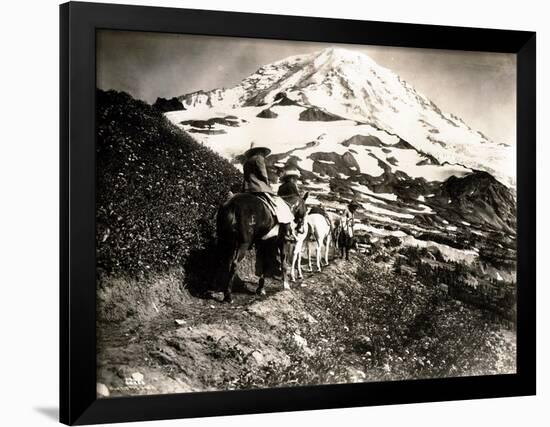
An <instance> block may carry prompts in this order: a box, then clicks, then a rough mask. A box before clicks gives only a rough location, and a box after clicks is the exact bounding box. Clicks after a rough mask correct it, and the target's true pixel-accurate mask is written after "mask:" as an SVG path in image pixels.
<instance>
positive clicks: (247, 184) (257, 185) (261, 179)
mask: <svg viewBox="0 0 550 427" xmlns="http://www.w3.org/2000/svg"><path fill="white" fill-rule="evenodd" d="M243 173H244V181H243V191H244V192H247V193H273V189H272V188H271V185H269V176H268V175H267V168H266V166H265V157H264V156H263V155H262V154H254V155H252V156H250V157H249V158H248V159H247V160H246V162H245V163H244V165H243Z"/></svg>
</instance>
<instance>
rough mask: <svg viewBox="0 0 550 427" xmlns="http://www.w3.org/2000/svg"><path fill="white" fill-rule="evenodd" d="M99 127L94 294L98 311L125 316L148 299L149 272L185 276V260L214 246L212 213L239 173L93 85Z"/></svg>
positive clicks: (147, 110)
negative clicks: (95, 91)
mask: <svg viewBox="0 0 550 427" xmlns="http://www.w3.org/2000/svg"><path fill="white" fill-rule="evenodd" d="M97 129H98V133H97V157H96V158H97V171H98V173H97V216H96V218H97V268H98V278H99V280H98V288H99V294H98V295H99V298H100V303H101V302H102V301H104V302H106V303H107V304H108V306H107V307H104V308H105V310H101V311H100V314H102V315H105V316H108V317H109V318H112V319H115V318H124V317H125V315H126V309H125V307H128V310H129V311H130V312H132V311H135V310H138V306H139V304H138V302H137V301H138V300H140V299H142V300H146V299H147V298H145V297H144V295H142V294H141V295H140V292H145V290H143V289H141V290H140V289H139V288H146V287H148V286H149V285H151V283H150V282H149V281H148V278H149V277H152V276H153V275H162V274H167V273H169V272H170V271H173V270H177V271H178V276H177V277H179V278H180V279H179V280H181V278H182V277H183V276H186V275H189V273H190V272H189V271H188V270H189V269H188V268H187V266H189V264H190V263H189V260H190V259H191V257H193V256H196V254H197V253H200V252H201V251H206V250H207V248H208V247H209V246H210V245H211V244H212V241H213V239H214V238H215V234H214V233H215V220H214V214H215V212H216V210H217V208H218V206H219V205H220V203H222V202H223V201H224V200H225V199H226V198H227V197H228V194H229V191H230V189H231V188H232V187H235V186H238V185H240V183H241V174H240V172H239V171H238V170H237V169H235V168H234V167H233V166H232V165H231V164H230V163H229V162H227V161H226V160H224V159H223V158H221V157H220V156H218V155H217V154H215V153H214V152H213V151H211V150H209V149H208V148H206V147H204V146H202V145H201V144H199V143H197V142H196V141H195V140H194V139H193V138H192V137H190V136H189V135H188V134H186V133H185V132H183V131H181V130H180V129H178V128H176V127H175V126H173V125H172V124H170V123H169V122H168V121H167V120H166V119H165V118H164V116H163V115H162V113H161V112H160V111H158V110H157V109H155V108H153V107H151V106H149V105H148V104H146V103H144V102H141V101H138V100H135V99H133V98H132V97H130V96H129V95H128V94H126V93H122V92H115V91H108V92H104V91H101V90H98V92H97ZM153 282H154V281H153ZM180 285H181V283H179V284H178V283H174V284H173V287H174V291H176V290H177V288H178V287H179V286H180ZM134 286H135V287H136V288H137V289H136V290H132V287H134ZM121 293H122V294H121ZM115 301H118V303H115Z"/></svg>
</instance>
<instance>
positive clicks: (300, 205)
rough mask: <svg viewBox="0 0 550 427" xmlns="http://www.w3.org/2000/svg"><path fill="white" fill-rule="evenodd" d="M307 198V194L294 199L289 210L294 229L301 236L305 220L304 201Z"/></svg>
mask: <svg viewBox="0 0 550 427" xmlns="http://www.w3.org/2000/svg"><path fill="white" fill-rule="evenodd" d="M308 196H309V192H308V193H306V194H305V195H304V197H296V200H295V201H294V203H292V205H291V207H290V209H291V211H292V215H294V223H295V227H296V232H297V233H298V234H301V233H303V232H304V225H305V218H306V212H307V208H306V200H307V198H308Z"/></svg>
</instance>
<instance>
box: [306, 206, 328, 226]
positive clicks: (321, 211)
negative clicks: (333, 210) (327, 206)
mask: <svg viewBox="0 0 550 427" xmlns="http://www.w3.org/2000/svg"><path fill="white" fill-rule="evenodd" d="M309 214H310V215H312V214H318V215H323V217H324V218H325V219H326V220H327V223H328V225H329V226H330V228H332V227H333V224H332V220H331V219H330V217H329V216H328V214H327V211H325V210H324V209H323V208H322V207H320V206H312V207H311V208H310V210H309Z"/></svg>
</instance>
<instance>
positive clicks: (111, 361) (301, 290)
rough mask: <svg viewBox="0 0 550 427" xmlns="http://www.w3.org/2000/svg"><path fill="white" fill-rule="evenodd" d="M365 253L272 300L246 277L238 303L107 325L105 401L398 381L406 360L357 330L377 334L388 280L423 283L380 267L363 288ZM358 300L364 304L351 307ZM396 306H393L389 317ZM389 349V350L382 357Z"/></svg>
mask: <svg viewBox="0 0 550 427" xmlns="http://www.w3.org/2000/svg"><path fill="white" fill-rule="evenodd" d="M358 256H361V255H360V254H353V255H352V257H351V260H350V261H349V262H346V261H343V260H332V261H331V263H330V265H329V266H327V267H324V269H323V271H322V272H314V273H309V272H305V271H304V279H303V280H301V281H297V282H296V283H293V284H292V289H291V290H289V291H284V290H283V289H282V283H281V282H280V281H279V280H267V281H266V291H267V295H266V296H264V297H259V296H256V295H255V293H254V289H255V286H256V285H255V278H254V277H253V276H250V277H243V279H244V281H245V289H241V290H237V291H236V292H235V293H234V302H233V304H223V303H220V302H218V301H216V300H212V299H200V298H194V297H189V298H184V299H182V301H183V302H182V303H179V305H178V307H175V308H173V309H172V310H169V311H164V312H161V313H160V314H159V315H157V316H156V317H155V318H153V319H151V320H149V321H139V320H136V319H132V320H128V321H126V322H124V323H122V324H114V323H106V324H104V325H101V326H100V327H99V328H98V330H100V331H101V333H100V336H99V337H98V349H99V354H98V382H99V383H100V384H101V385H100V386H99V388H98V390H99V394H100V395H107V394H108V395H110V396H116V395H128V394H158V393H174V392H188V391H205V390H213V389H217V390H219V389H234V388H243V387H249V386H250V387H258V386H260V387H261V386H267V387H269V386H273V385H278V384H286V385H289V384H293V383H294V382H296V383H298V384H304V383H310V384H315V383H317V384H319V383H336V382H355V381H368V380H378V379H393V378H396V376H395V375H398V374H393V375H394V376H392V371H391V367H390V366H389V365H388V363H389V362H388V361H390V362H391V361H392V360H394V359H393V357H395V358H396V359H395V362H396V364H399V363H401V362H400V361H399V360H398V359H400V357H398V356H397V355H392V354H389V355H388V356H384V359H383V360H384V363H382V362H381V361H380V360H382V359H380V360H374V359H375V356H376V355H373V354H372V353H374V352H375V348H374V347H375V346H374V344H373V343H372V342H371V338H370V337H369V336H366V335H363V334H361V333H359V332H357V331H364V330H370V329H369V328H370V326H369V325H365V323H366V322H365V320H364V319H365V317H364V312H365V311H367V309H368V310H371V309H372V308H373V307H376V306H377V305H380V304H379V301H380V297H381V296H382V298H384V297H385V296H386V295H387V294H388V293H389V291H388V289H387V288H386V286H387V283H388V282H391V281H395V280H397V281H398V283H400V284H402V286H406V287H407V289H413V290H414V291H411V292H412V293H416V294H417V295H418V294H419V295H420V298H421V299H422V298H424V297H423V296H422V292H423V291H422V289H421V287H422V285H421V284H419V283H418V282H414V283H412V284H411V283H408V282H410V280H409V281H408V282H407V283H405V282H403V281H400V280H401V279H398V278H396V276H394V275H393V274H392V273H391V272H389V271H387V270H385V269H384V268H383V267H381V266H378V265H375V264H368V270H366V271H363V274H365V275H366V276H367V277H368V281H366V282H365V281H362V283H359V282H358V280H357V275H356V271H357V268H358V258H357V257H358ZM365 283H367V284H365ZM184 292H185V291H184ZM350 295H355V298H356V300H353V301H352V300H350V299H349V298H350ZM371 296H372V299H371ZM375 297H376V298H378V299H375ZM357 298H360V299H359V300H357ZM357 301H359V303H358V302H357ZM346 304H347V305H346ZM393 304H394V303H393V302H389V303H388V310H390V309H391V305H393ZM359 305H360V306H361V307H359ZM460 310H462V307H460ZM362 313H363V317H360V315H361V314H362ZM350 328H351V330H350ZM371 329H372V328H371ZM390 332H391V331H387V330H386V328H385V327H384V328H383V330H382V329H380V331H376V333H378V334H379V335H380V334H384V335H386V334H389V333H390ZM389 337H390V336H389V335H388V338H389ZM374 338H375V336H374V335H373V339H374ZM498 343H499V344H498V345H501V346H503V348H504V349H505V351H501V352H500V353H503V352H504V354H507V351H506V350H508V349H509V348H510V347H509V345H508V344H506V343H503V342H502V340H500V341H498ZM387 346H388V345H386V344H384V343H381V344H379V347H380V348H381V350H385V347H387ZM406 351H408V350H406ZM379 353H380V352H379ZM390 353H391V350H390ZM380 354H382V353H380ZM514 354H515V352H514ZM371 357H372V359H371ZM499 360H500V359H499ZM421 363H423V362H422V361H421ZM428 363H430V362H429V361H428ZM499 363H500V365H499V369H509V367H508V366H507V365H506V364H507V363H508V361H507V360H504V361H502V360H500V361H499ZM505 365H506V366H505ZM503 366H504V368H503ZM476 369H477V368H475V369H472V372H474V373H476V372H477V371H476ZM482 371H483V370H482ZM491 372H492V371H490V370H489V371H487V370H485V371H483V373H491Z"/></svg>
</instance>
